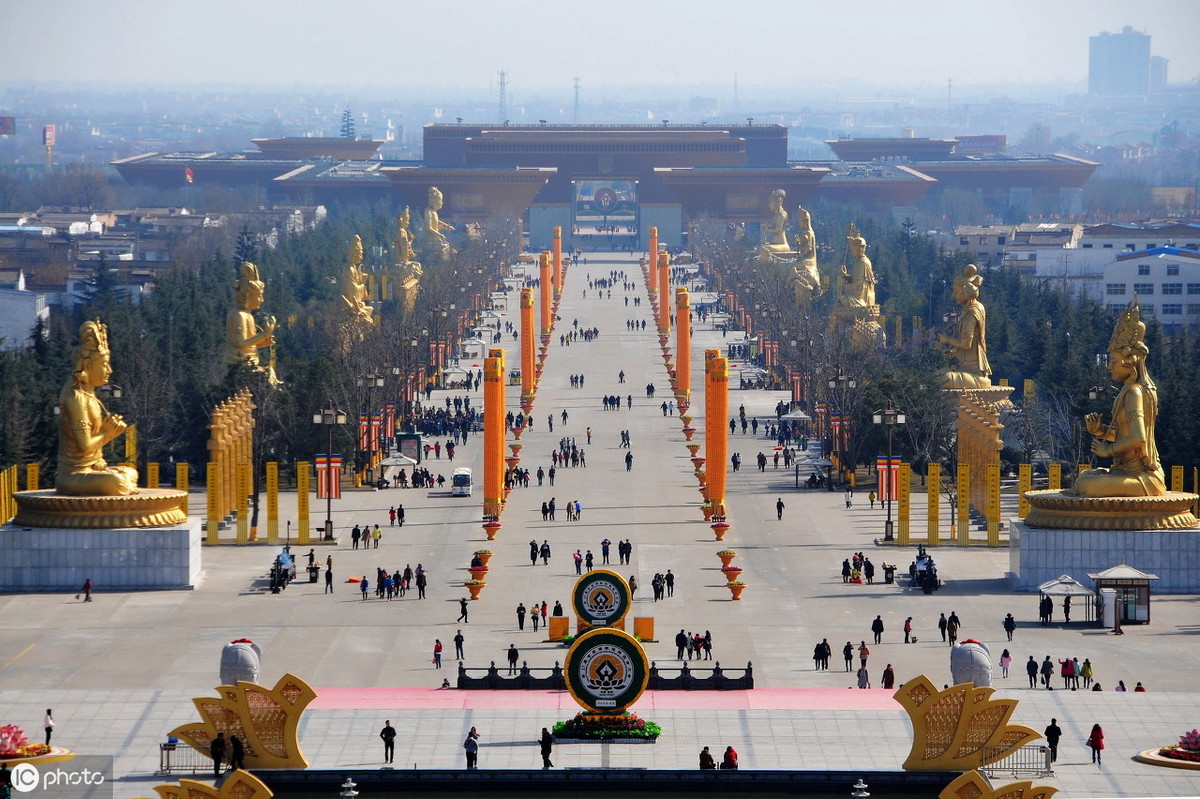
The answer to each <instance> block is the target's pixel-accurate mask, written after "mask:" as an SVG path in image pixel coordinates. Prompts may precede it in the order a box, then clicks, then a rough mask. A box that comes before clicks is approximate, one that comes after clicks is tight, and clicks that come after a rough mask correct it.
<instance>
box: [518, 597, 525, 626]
mask: <svg viewBox="0 0 1200 799" xmlns="http://www.w3.org/2000/svg"><path fill="white" fill-rule="evenodd" d="M517 629H518V630H524V629H525V603H524V602H519V603H517Z"/></svg>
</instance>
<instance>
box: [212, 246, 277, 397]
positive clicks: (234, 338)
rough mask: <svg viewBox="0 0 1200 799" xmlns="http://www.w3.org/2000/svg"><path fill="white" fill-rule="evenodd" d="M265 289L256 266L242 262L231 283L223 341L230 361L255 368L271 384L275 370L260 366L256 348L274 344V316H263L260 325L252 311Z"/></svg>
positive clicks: (258, 303)
mask: <svg viewBox="0 0 1200 799" xmlns="http://www.w3.org/2000/svg"><path fill="white" fill-rule="evenodd" d="M265 289H266V284H265V283H263V282H262V281H261V280H259V279H258V267H257V266H255V265H254V264H252V263H250V262H249V261H243V262H242V266H241V269H240V270H239V277H238V280H237V282H235V283H234V284H233V296H234V303H235V306H236V307H234V309H233V310H231V311H230V312H229V315H228V316H227V317H226V318H225V341H226V345H227V354H228V360H229V362H230V363H237V362H238V361H242V360H245V361H247V362H249V364H250V365H251V366H252V367H254V368H255V369H258V370H260V371H264V372H266V373H267V376H268V379H269V380H270V381H271V383H272V385H274V384H277V383H278V382H279V381H278V380H277V379H276V377H275V372H274V370H273V369H271V368H270V367H269V366H268V367H263V366H262V364H261V363H260V362H259V360H258V350H259V348H261V347H272V346H274V345H275V317H273V316H269V317H267V319H266V321H265V322H264V323H263V326H262V327H259V326H258V323H257V322H256V321H255V320H254V311H257V310H258V309H259V308H261V307H262V304H263V292H264V291H265Z"/></svg>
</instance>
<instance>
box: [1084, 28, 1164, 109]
mask: <svg viewBox="0 0 1200 799" xmlns="http://www.w3.org/2000/svg"><path fill="white" fill-rule="evenodd" d="M1164 72H1165V67H1164ZM1164 77H1165V74H1164ZM1149 93H1150V37H1149V36H1148V35H1147V34H1145V33H1141V32H1139V31H1135V30H1134V29H1133V28H1131V27H1129V26H1128V25H1126V26H1125V27H1124V28H1122V29H1121V32H1120V33H1108V32H1107V31H1105V32H1104V33H1101V34H1099V35H1097V36H1092V37H1090V46H1089V48H1088V94H1092V95H1100V96H1114V95H1126V96H1129V95H1134V96H1136V95H1145V94H1149Z"/></svg>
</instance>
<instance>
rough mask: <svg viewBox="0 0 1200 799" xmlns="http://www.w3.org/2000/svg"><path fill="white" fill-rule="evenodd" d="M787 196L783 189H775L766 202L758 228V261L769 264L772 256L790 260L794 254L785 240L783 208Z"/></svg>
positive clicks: (785, 226) (785, 220)
mask: <svg viewBox="0 0 1200 799" xmlns="http://www.w3.org/2000/svg"><path fill="white" fill-rule="evenodd" d="M786 196H787V194H786V192H784V190H783V189H775V190H774V191H772V192H771V196H770V198H769V199H768V200H767V216H766V218H765V219H763V221H762V223H761V225H760V226H759V245H758V260H759V262H760V263H770V262H771V257H772V256H779V257H783V258H787V259H788V260H790V259H791V258H792V257H793V255H794V253H793V252H792V246H791V245H790V244H788V240H787V223H788V213H787V211H785V210H784V208H783V201H784V198H785V197H786Z"/></svg>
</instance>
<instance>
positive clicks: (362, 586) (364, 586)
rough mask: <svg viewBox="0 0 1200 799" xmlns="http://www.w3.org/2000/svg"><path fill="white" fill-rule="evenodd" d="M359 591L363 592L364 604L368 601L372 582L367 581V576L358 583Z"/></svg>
mask: <svg viewBox="0 0 1200 799" xmlns="http://www.w3.org/2000/svg"><path fill="white" fill-rule="evenodd" d="M358 590H359V591H362V598H363V602H366V601H367V592H368V591H370V590H371V581H370V580H368V579H367V575H365V574H364V575H363V576H362V579H361V580H359V581H358Z"/></svg>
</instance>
